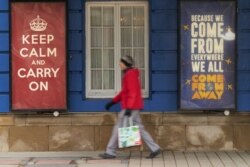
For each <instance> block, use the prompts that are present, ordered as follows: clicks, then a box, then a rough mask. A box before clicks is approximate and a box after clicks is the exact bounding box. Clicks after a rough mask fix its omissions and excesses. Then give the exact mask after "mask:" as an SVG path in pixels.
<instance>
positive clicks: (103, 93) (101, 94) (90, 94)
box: [85, 1, 149, 98]
mask: <svg viewBox="0 0 250 167" xmlns="http://www.w3.org/2000/svg"><path fill="white" fill-rule="evenodd" d="M100 6H101V7H105V6H109V7H114V20H115V21H114V36H115V37H114V38H115V39H114V48H115V49H114V55H115V56H114V69H115V74H114V76H115V83H114V89H112V90H99V89H98V90H91V67H90V65H91V56H90V50H91V46H90V44H91V33H90V27H91V26H90V18H91V17H90V8H91V7H100ZM122 6H133V7H134V6H143V7H144V14H145V15H144V19H145V29H144V30H145V33H144V39H145V46H144V53H145V57H144V61H145V62H144V63H145V64H144V70H145V89H143V90H142V94H143V97H144V98H147V97H149V30H148V29H149V24H148V20H149V19H148V15H149V11H148V2H147V1H108V2H107V1H105V2H98V1H97V2H86V13H85V14H86V15H85V17H86V18H85V20H86V22H85V35H86V36H85V37H86V44H85V45H86V56H85V58H86V62H85V63H86V70H85V73H86V78H85V79H86V80H85V81H86V88H85V90H86V93H85V95H86V98H112V97H114V96H115V95H116V94H117V93H118V92H119V91H120V90H121V70H120V67H119V61H120V55H121V46H120V45H121V42H117V41H121V38H120V33H121V32H120V30H121V27H120V21H119V20H120V19H119V18H120V9H121V7H122Z"/></svg>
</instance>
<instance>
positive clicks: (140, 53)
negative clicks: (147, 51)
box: [134, 49, 145, 68]
mask: <svg viewBox="0 0 250 167" xmlns="http://www.w3.org/2000/svg"><path fill="white" fill-rule="evenodd" d="M144 57H145V56H144V49H134V61H135V66H136V67H137V68H144V67H145V60H144Z"/></svg>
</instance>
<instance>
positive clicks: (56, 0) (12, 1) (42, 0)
mask: <svg viewBox="0 0 250 167" xmlns="http://www.w3.org/2000/svg"><path fill="white" fill-rule="evenodd" d="M59 2H60V3H63V4H64V11H65V18H64V20H65V42H64V45H65V63H64V64H65V86H64V88H65V89H66V90H65V105H64V107H63V108H46V109H43V108H41V109H39V108H36V109H32V108H22V109H13V104H12V94H13V93H12V91H13V90H12V17H11V16H12V4H15V3H59ZM67 8H68V2H67V0H53V1H50V0H10V5H9V11H10V12H9V55H10V56H9V69H10V70H9V75H10V77H9V92H10V98H9V102H10V104H9V108H10V112H12V113H26V112H27V113H30V112H32V113H34V112H37V113H40V112H54V111H60V112H68V106H69V101H68V87H69V84H68V78H69V76H68V75H67V74H68V73H67V72H68V63H69V62H68V33H67V32H68V11H67Z"/></svg>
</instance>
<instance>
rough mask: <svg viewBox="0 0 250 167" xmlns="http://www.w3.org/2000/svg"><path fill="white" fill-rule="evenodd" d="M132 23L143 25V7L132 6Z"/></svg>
mask: <svg viewBox="0 0 250 167" xmlns="http://www.w3.org/2000/svg"><path fill="white" fill-rule="evenodd" d="M133 25H134V26H143V25H144V8H143V7H134V8H133Z"/></svg>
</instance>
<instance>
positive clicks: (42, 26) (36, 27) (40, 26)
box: [30, 15, 48, 31]
mask: <svg viewBox="0 0 250 167" xmlns="http://www.w3.org/2000/svg"><path fill="white" fill-rule="evenodd" d="M47 24H48V23H47V22H46V21H45V20H44V19H41V18H40V16H39V15H37V17H36V18H35V19H33V20H31V22H30V29H31V30H33V31H44V30H46V28H47Z"/></svg>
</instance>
